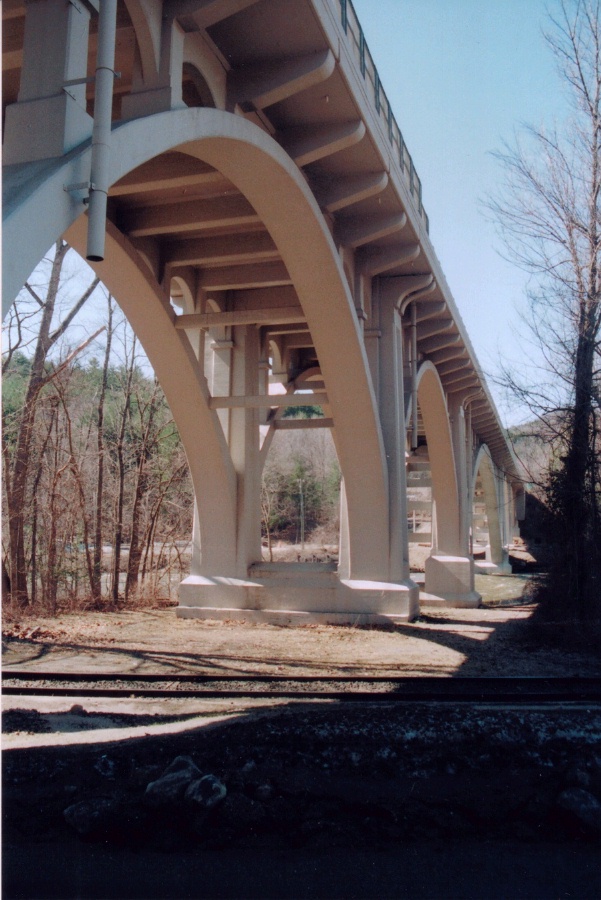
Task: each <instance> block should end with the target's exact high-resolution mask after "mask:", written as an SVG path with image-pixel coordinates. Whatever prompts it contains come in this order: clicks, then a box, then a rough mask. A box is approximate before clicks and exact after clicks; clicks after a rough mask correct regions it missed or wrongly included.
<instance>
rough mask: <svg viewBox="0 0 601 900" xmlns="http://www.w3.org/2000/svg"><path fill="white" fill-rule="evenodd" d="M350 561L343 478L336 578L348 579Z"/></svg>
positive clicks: (342, 481)
mask: <svg viewBox="0 0 601 900" xmlns="http://www.w3.org/2000/svg"><path fill="white" fill-rule="evenodd" d="M350 576H351V559H350V548H349V526H348V504H347V502H346V487H345V484H344V478H342V479H341V481H340V537H339V545H338V577H339V578H350Z"/></svg>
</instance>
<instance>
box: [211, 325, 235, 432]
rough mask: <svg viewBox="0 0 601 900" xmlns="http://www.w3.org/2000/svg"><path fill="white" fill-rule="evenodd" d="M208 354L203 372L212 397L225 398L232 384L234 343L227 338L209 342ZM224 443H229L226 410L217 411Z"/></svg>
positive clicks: (227, 411) (228, 417) (227, 412)
mask: <svg viewBox="0 0 601 900" xmlns="http://www.w3.org/2000/svg"><path fill="white" fill-rule="evenodd" d="M209 341H210V352H209V353H208V354H207V356H206V364H205V372H206V375H207V381H208V383H209V390H210V392H211V396H212V397H227V396H229V394H230V393H231V384H232V352H233V349H234V342H233V341H232V340H230V339H229V338H227V339H225V338H224V339H223V340H211V339H210V338H209ZM217 416H218V418H219V421H220V422H221V427H222V428H223V433H224V435H225V439H226V441H229V432H230V413H229V410H227V409H219V410H217Z"/></svg>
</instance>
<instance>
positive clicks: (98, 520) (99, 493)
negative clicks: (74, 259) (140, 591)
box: [92, 294, 113, 605]
mask: <svg viewBox="0 0 601 900" xmlns="http://www.w3.org/2000/svg"><path fill="white" fill-rule="evenodd" d="M112 339H113V304H112V298H111V296H110V294H109V296H108V321H107V332H106V350H105V353H104V364H103V366H102V381H101V384H100V396H99V397H98V410H97V423H96V427H97V443H96V446H97V451H98V468H97V471H96V509H95V516H94V550H93V554H94V557H93V568H92V598H93V600H94V603H95V604H96V605H98V604H99V603H100V602H101V600H102V544H103V534H102V501H103V493H104V431H103V429H104V402H105V397H106V389H107V384H108V372H109V361H110V355H111V343H112Z"/></svg>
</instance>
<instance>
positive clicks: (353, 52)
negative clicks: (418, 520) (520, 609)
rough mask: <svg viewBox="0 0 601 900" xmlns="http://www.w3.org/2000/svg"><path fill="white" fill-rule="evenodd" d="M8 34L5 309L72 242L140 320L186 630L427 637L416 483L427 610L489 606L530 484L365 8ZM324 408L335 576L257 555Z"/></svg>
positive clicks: (247, 0)
mask: <svg viewBox="0 0 601 900" xmlns="http://www.w3.org/2000/svg"><path fill="white" fill-rule="evenodd" d="M2 14H3V28H4V54H3V74H4V92H3V100H4V105H5V130H4V191H5V198H4V268H3V279H4V281H3V300H4V301H5V302H8V303H9V304H10V302H12V300H13V298H14V297H15V296H16V294H17V293H18V291H19V289H20V288H21V286H22V285H23V283H24V281H25V280H26V278H27V277H28V276H29V274H30V272H31V271H32V269H33V268H34V267H35V265H36V264H37V263H38V261H39V260H40V259H41V257H42V256H43V255H44V253H45V252H46V251H47V250H48V248H49V247H50V246H51V245H52V243H53V242H54V241H55V240H56V239H57V238H58V237H60V236H63V237H64V238H65V240H66V241H68V242H69V244H70V245H71V246H73V247H74V248H75V249H76V250H77V251H78V252H80V253H81V255H82V256H84V257H85V256H86V255H87V256H88V257H93V259H92V260H91V262H90V264H91V265H92V266H93V268H94V269H95V270H96V272H97V273H98V275H99V276H100V278H101V279H102V281H103V282H104V283H105V285H106V286H107V288H108V289H109V290H110V291H111V292H112V293H113V295H114V296H115V297H116V298H117V300H118V301H119V303H120V305H121V307H122V309H123V311H124V312H125V314H126V315H127V317H128V319H129V321H130V323H131V325H132V327H133V328H134V330H135V332H136V334H137V335H138V337H139V339H140V341H141V342H142V344H143V346H144V348H145V350H146V352H147V354H148V356H149V358H150V360H151V363H152V364H153V366H154V368H155V371H156V374H157V376H158V378H159V381H160V383H161V385H162V387H163V389H164V391H165V394H166V396H167V399H168V401H169V404H170V406H171V410H172V412H173V416H174V419H175V421H176V423H177V425H178V428H179V431H180V435H181V438H182V441H183V444H184V447H185V450H186V453H187V457H188V461H189V465H190V471H191V475H192V480H193V484H194V490H195V495H196V501H197V515H196V524H195V531H194V554H193V561H192V572H191V575H190V577H189V578H187V579H186V580H185V581H184V582H183V583H182V585H181V588H180V606H179V608H178V613H179V614H180V615H182V616H216V615H231V610H232V609H235V610H237V611H240V610H244V611H245V613H244V614H245V615H246V616H248V617H253V616H254V617H257V618H260V617H263V618H265V617H270V616H271V617H274V618H275V619H276V620H278V621H290V622H292V621H299V622H300V621H306V620H307V618H308V617H313V618H315V617H317V618H325V619H326V620H327V621H339V622H348V621H353V622H356V621H364V622H370V621H377V620H379V619H380V618H382V617H387V618H393V619H400V620H407V619H410V618H412V617H414V616H415V615H416V614H417V612H418V610H419V604H420V597H419V591H418V587H417V585H416V584H415V583H414V582H413V580H412V579H411V573H410V570H409V553H408V524H407V523H408V503H407V484H408V481H407V478H408V472H410V471H411V469H412V466H416V465H418V463H419V464H420V465H422V464H425V465H426V467H427V469H428V477H429V479H430V484H431V506H432V517H431V521H432V524H431V535H432V537H431V541H432V552H431V555H430V557H429V559H428V560H427V563H426V576H425V590H424V591H423V592H422V596H421V600H422V602H428V603H438V604H447V605H459V606H470V605H477V604H478V602H479V597H478V594H477V593H476V592H475V590H474V563H473V557H472V510H473V507H474V496H475V494H477V495H478V497H480V496H483V497H484V500H485V509H486V517H487V519H488V533H489V535H490V549H489V554H488V555H489V557H490V558H489V560H488V563H489V565H488V570H490V571H500V570H503V569H504V568H505V567H506V564H507V558H506V557H507V553H506V546H507V543H508V541H509V540H510V539H511V537H512V535H513V531H514V527H515V519H516V512H519V507H520V505H521V499H522V494H521V487H520V484H519V480H518V477H517V472H516V468H515V464H514V460H513V457H512V454H511V451H510V448H509V446H508V444H507V441H506V438H505V435H504V433H503V430H502V428H501V425H500V423H499V420H498V416H497V413H496V411H495V408H494V404H493V402H492V400H491V397H490V395H489V393H488V391H487V388H486V385H485V383H484V379H483V377H482V375H481V372H480V369H479V366H478V362H477V360H476V357H475V355H474V352H473V350H472V348H471V345H470V343H469V339H468V337H467V334H466V332H465V329H464V326H463V324H462V322H461V318H460V316H459V313H458V311H457V308H456V305H455V302H454V300H453V297H452V296H451V293H450V290H449V288H448V286H447V284H446V281H445V279H444V276H443V273H442V272H441V270H440V266H439V263H438V261H437V258H436V255H435V253H434V250H433V248H432V246H431V243H430V240H429V237H428V227H427V225H428V223H427V217H426V215H425V212H424V210H423V207H422V203H421V185H420V182H419V178H418V176H417V173H416V172H415V169H414V166H413V162H412V160H411V157H410V156H409V153H408V151H407V148H406V146H405V145H404V142H403V138H402V134H401V132H400V130H399V128H398V126H397V124H396V121H395V119H394V116H393V113H392V110H391V109H390V107H389V105H388V101H387V98H386V94H385V92H384V90H383V88H382V86H381V84H380V82H379V78H378V76H377V71H376V69H375V67H374V64H373V61H372V59H371V56H370V54H369V51H368V50H367V47H366V45H365V41H364V40H363V36H362V32H361V29H360V25H359V23H358V21H357V19H356V17H355V15H354V12H353V9H352V5H351V4H350V2H342V0H295V3H294V4H291V3H290V2H289V0H162V2H161V0H125V2H123V0H119V2H117V0H103V3H102V4H101V9H100V16H99V14H98V3H97V2H92V0H74V2H72V3H66V2H64V0H43V2H42V0H30V2H28V3H27V4H26V5H25V4H24V3H23V2H18V0H5V2H4V4H3V10H2ZM112 16H114V18H112ZM107 34H108V38H107ZM111 39H113V40H114V44H115V59H114V61H113V60H112V57H111V62H110V65H108V66H107V64H106V54H107V53H108V54H109V56H110V54H111V46H110V45H111ZM103 54H104V56H103ZM107 70H108V71H110V91H112V97H111V96H110V95H109V96H108V99H107V96H106V92H107V88H106V87H105V85H106V78H104V77H103V73H104V74H105V73H106V71H107ZM111 70H115V71H116V72H118V73H119V76H118V77H114V76H113V72H112V71H111ZM95 71H96V75H95V80H94V73H95ZM113 81H114V84H113ZM103 104H104V105H103ZM107 104H108V105H107ZM103 109H105V110H107V109H108V119H107V116H106V114H105V119H106V121H105V122H104V132H103V131H102V129H103V115H102V110H103ZM104 204H106V220H105V219H104V218H103V217H102V215H101V218H100V219H98V208H99V207H103V205H104ZM88 206H89V208H90V213H89V215H88V213H87V208H88ZM98 221H100V225H101V237H102V243H103V244H104V247H103V249H102V251H101V252H98V250H97V235H98ZM90 223H91V224H90ZM94 229H95V230H94ZM89 230H94V234H95V235H96V237H95V238H91V237H90V235H89ZM91 240H96V244H95V245H94V247H93V248H92V249H91V246H90V241H91ZM99 257H100V258H99ZM275 384H277V385H280V386H282V387H283V390H284V393H281V394H277V395H276V394H273V393H270V386H271V385H275ZM282 387H280V390H282ZM271 390H272V391H273V388H271ZM307 391H309V392H311V393H307ZM300 392H302V393H300ZM309 403H311V404H313V405H319V406H321V407H322V409H323V414H324V415H323V418H322V419H318V420H311V421H310V422H309V423H308V424H307V427H323V428H330V429H331V430H332V435H333V438H334V442H335V446H336V450H337V453H338V459H339V463H340V467H341V471H342V475H343V490H342V504H341V539H340V559H339V565H338V569H337V570H336V571H334V570H333V569H331V568H328V567H319V566H309V567H304V568H303V567H300V568H299V567H290V568H288V569H283V568H281V567H277V566H269V565H266V564H264V563H263V562H262V556H261V533H260V482H261V471H262V467H263V464H264V462H265V458H266V454H267V452H268V449H269V446H270V444H271V441H272V439H273V436H274V434H275V433H276V431H277V430H279V429H282V428H286V427H290V424H289V422H290V420H288V419H284V418H282V416H281V414H282V411H283V410H284V408H286V407H287V406H294V405H300V404H302V405H306V404H309ZM295 424H296V423H295ZM516 501H517V502H516Z"/></svg>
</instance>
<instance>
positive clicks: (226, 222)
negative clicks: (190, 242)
mask: <svg viewBox="0 0 601 900" xmlns="http://www.w3.org/2000/svg"><path fill="white" fill-rule="evenodd" d="M260 221H261V220H260V219H259V216H258V215H257V214H256V212H255V211H254V209H253V208H252V206H251V205H250V203H249V202H248V200H245V199H244V198H243V197H224V198H223V199H213V200H201V201H190V202H189V203H166V204H164V205H162V206H147V207H142V208H141V209H133V210H128V211H127V212H125V213H124V215H123V216H122V218H121V221H120V225H121V228H122V230H123V231H125V233H126V234H128V235H129V236H130V237H146V236H148V235H153V234H169V233H171V234H185V233H186V232H190V231H202V230H209V229H215V228H228V227H231V226H241V225H242V226H244V225H254V224H257V223H259V222H260Z"/></svg>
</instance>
